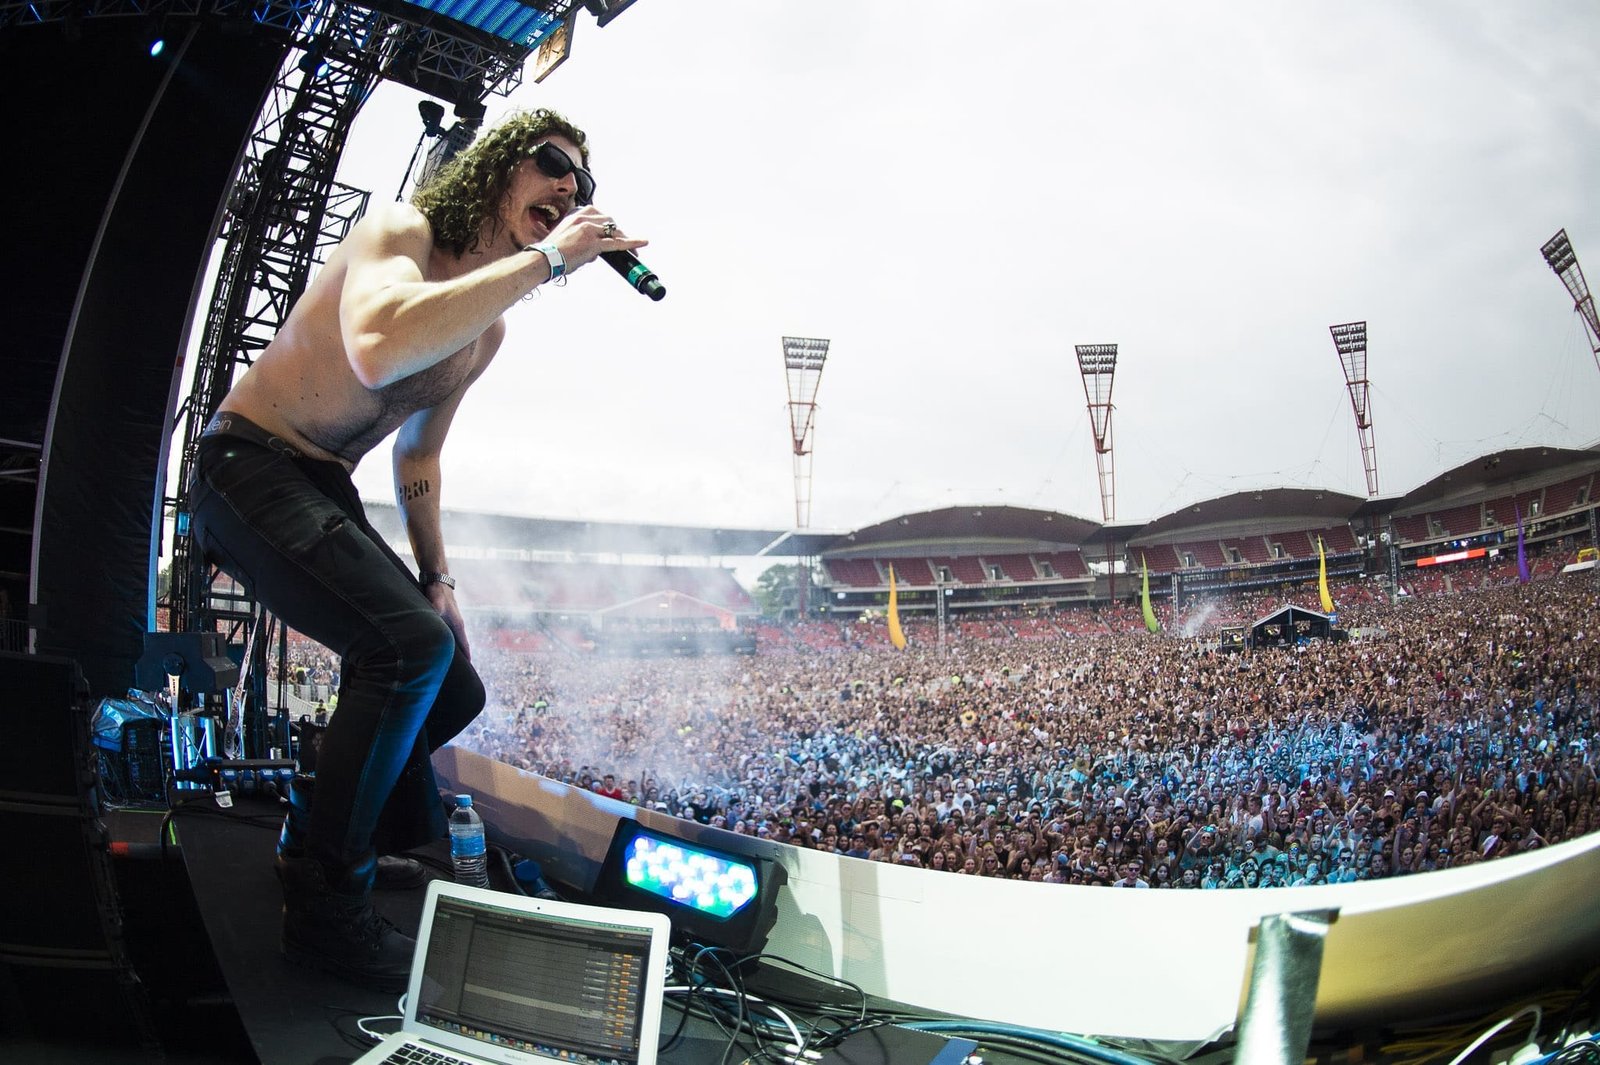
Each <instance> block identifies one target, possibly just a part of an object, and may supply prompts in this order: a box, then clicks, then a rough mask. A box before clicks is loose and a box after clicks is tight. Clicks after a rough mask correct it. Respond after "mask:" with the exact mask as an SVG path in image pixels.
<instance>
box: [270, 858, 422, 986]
mask: <svg viewBox="0 0 1600 1065" xmlns="http://www.w3.org/2000/svg"><path fill="white" fill-rule="evenodd" d="M376 869H377V859H376V858H375V857H374V856H373V855H372V854H371V853H368V854H367V855H366V856H365V857H364V858H363V859H362V860H361V861H359V862H357V863H356V864H355V865H352V866H350V867H348V868H342V869H334V868H330V867H328V866H325V865H323V864H322V863H321V862H319V861H317V860H316V859H314V858H311V857H308V856H305V855H301V856H299V857H285V856H284V855H282V854H280V855H278V859H277V871H278V880H279V882H280V883H282V885H283V953H284V956H285V957H287V958H288V959H289V960H290V961H292V962H296V963H297V964H300V965H309V966H311V967H313V968H316V969H321V970H323V971H325V972H330V973H333V974H335V975H337V976H340V977H343V978H344V979H346V980H349V981H350V982H351V983H356V984H360V985H362V986H364V987H370V988H372V989H374V990H376V991H384V992H389V993H398V992H400V991H404V990H405V989H406V983H407V981H408V980H409V979H410V975H411V957H412V953H413V951H414V950H415V948H416V941H415V940H413V939H412V938H411V937H410V936H407V935H405V934H404V933H402V932H401V931H400V930H399V929H397V928H395V926H394V925H392V924H390V923H389V922H388V921H387V920H386V919H385V918H384V917H383V916H382V915H380V914H379V913H378V912H377V911H376V910H374V909H373V908H372V880H373V876H374V874H375V872H376Z"/></svg>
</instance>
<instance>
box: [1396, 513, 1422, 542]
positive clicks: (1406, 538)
mask: <svg viewBox="0 0 1600 1065" xmlns="http://www.w3.org/2000/svg"><path fill="white" fill-rule="evenodd" d="M1393 528H1394V537H1395V540H1396V541H1397V542H1398V543H1402V544H1416V543H1421V542H1422V541H1423V540H1426V539H1428V538H1429V537H1428V516H1427V515H1426V514H1413V515H1411V516H1409V517H1405V518H1395V519H1394V525H1393Z"/></svg>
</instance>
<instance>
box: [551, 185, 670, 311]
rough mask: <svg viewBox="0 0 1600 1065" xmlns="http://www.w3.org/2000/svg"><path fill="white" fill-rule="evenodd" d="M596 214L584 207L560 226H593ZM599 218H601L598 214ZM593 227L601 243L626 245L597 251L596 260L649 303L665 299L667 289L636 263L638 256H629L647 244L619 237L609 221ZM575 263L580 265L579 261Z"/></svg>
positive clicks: (613, 225) (622, 236)
mask: <svg viewBox="0 0 1600 1065" xmlns="http://www.w3.org/2000/svg"><path fill="white" fill-rule="evenodd" d="M598 214H599V212H597V211H596V210H595V209H594V208H593V207H590V206H584V207H582V208H580V209H579V210H578V212H577V213H575V214H572V215H568V216H567V218H565V219H563V220H562V226H563V227H565V226H567V225H572V226H573V227H574V228H576V227H577V226H581V225H585V224H586V225H588V226H595V223H596V222H597V221H598V218H596V217H595V216H596V215H598ZM600 217H604V216H603V215H601V216H600ZM596 228H598V230H599V233H598V236H599V239H600V240H601V241H620V242H623V243H626V244H627V245H628V247H623V248H613V249H611V250H610V251H599V252H598V254H599V257H600V258H602V259H604V260H605V261H606V262H607V263H609V264H610V266H611V268H612V269H613V270H615V271H616V272H617V273H618V274H621V275H622V279H623V280H624V281H626V282H627V283H628V285H629V286H630V287H631V288H633V290H634V291H635V292H640V293H642V294H644V295H646V296H649V297H650V298H651V299H652V300H660V299H662V298H663V297H665V296H666V294H667V288H666V286H665V285H663V284H662V283H661V279H660V278H659V277H657V276H656V273H655V271H654V270H652V269H650V268H649V267H648V266H646V265H645V264H644V263H642V262H640V261H639V257H638V256H637V255H635V254H634V253H633V249H634V248H640V247H643V246H644V245H645V244H647V243H648V241H644V240H636V239H634V238H632V237H628V236H625V235H623V234H622V233H621V232H620V231H619V230H618V229H617V224H616V223H615V222H612V221H606V222H605V223H603V224H600V225H599V226H597V227H596ZM590 232H591V233H593V232H594V230H593V229H591V230H590ZM578 261H579V262H580V263H581V262H582V260H578Z"/></svg>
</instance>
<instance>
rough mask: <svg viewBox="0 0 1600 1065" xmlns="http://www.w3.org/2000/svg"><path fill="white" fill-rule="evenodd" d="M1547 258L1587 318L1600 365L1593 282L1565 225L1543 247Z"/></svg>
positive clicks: (1599, 322) (1599, 324) (1574, 305)
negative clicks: (1584, 270)
mask: <svg viewBox="0 0 1600 1065" xmlns="http://www.w3.org/2000/svg"><path fill="white" fill-rule="evenodd" d="M1539 250H1540V251H1541V252H1543V253H1544V261H1545V262H1547V263H1549V264H1550V269H1552V270H1554V271H1555V272H1556V276H1557V277H1559V278H1561V283H1562V284H1563V285H1566V286H1567V291H1568V292H1570V293H1572V309H1573V310H1575V311H1577V312H1578V316H1579V317H1581V318H1582V319H1583V328H1584V331H1585V332H1587V333H1588V334H1589V349H1590V350H1591V351H1592V352H1594V361H1595V365H1596V366H1600V319H1597V318H1596V317H1595V313H1594V297H1593V296H1592V295H1590V294H1589V283H1588V282H1587V281H1585V280H1584V279H1583V268H1582V267H1581V266H1579V265H1578V254H1577V252H1575V251H1573V250H1572V241H1570V240H1568V239H1567V231H1566V230H1565V229H1563V230H1561V232H1559V233H1557V234H1556V235H1555V236H1553V237H1551V238H1550V239H1549V240H1547V241H1545V244H1544V247H1542V248H1540V249H1539Z"/></svg>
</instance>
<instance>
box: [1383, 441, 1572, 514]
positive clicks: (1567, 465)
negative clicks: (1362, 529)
mask: <svg viewBox="0 0 1600 1065" xmlns="http://www.w3.org/2000/svg"><path fill="white" fill-rule="evenodd" d="M1573 467H1582V468H1585V469H1588V470H1593V469H1595V468H1596V467H1600V448H1595V447H1590V448H1570V447H1519V448H1511V449H1509V450H1506V451H1496V452H1493V453H1491V454H1488V455H1482V456H1479V457H1478V458H1475V459H1472V460H1471V461H1470V462H1463V463H1462V464H1461V465H1459V466H1457V467H1456V468H1455V469H1453V470H1446V471H1445V472H1444V473H1441V474H1439V476H1437V477H1435V478H1434V479H1433V480H1431V481H1428V482H1426V483H1424V484H1420V485H1418V486H1417V487H1416V488H1413V489H1412V490H1411V491H1409V492H1407V493H1406V494H1405V495H1403V496H1400V497H1399V498H1397V499H1393V500H1387V501H1385V502H1387V503H1389V504H1391V505H1390V506H1386V507H1384V511H1385V512H1387V513H1393V514H1410V513H1413V512H1415V511H1421V510H1426V509H1427V508H1428V507H1430V506H1436V505H1438V504H1440V503H1443V502H1446V501H1452V500H1460V501H1463V502H1466V501H1469V499H1470V497H1472V496H1488V495H1491V494H1493V495H1504V494H1505V493H1507V492H1511V491H1514V490H1522V489H1525V488H1528V489H1531V488H1540V487H1543V486H1544V485H1546V484H1550V483H1553V482H1554V481H1558V480H1561V479H1562V478H1564V477H1566V476H1570V475H1571V474H1572V473H1575V472H1577V471H1576V470H1574V469H1573Z"/></svg>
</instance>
